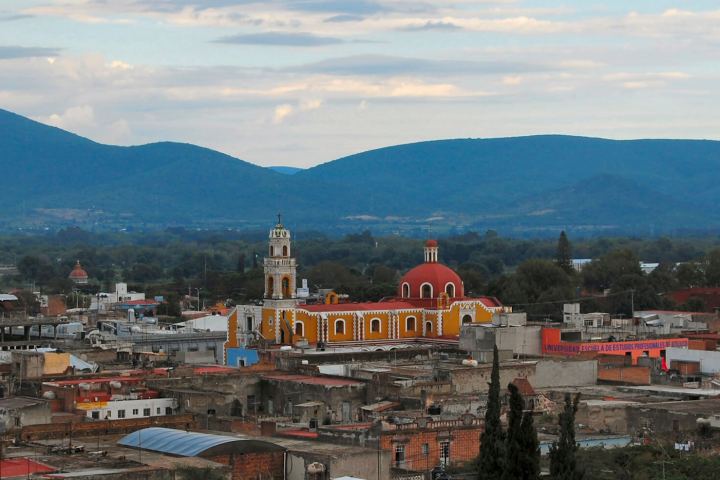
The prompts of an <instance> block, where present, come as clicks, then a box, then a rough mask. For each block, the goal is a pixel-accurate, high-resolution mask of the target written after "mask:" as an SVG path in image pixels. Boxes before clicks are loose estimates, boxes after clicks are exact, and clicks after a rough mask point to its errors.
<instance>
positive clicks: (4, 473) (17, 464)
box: [0, 457, 55, 478]
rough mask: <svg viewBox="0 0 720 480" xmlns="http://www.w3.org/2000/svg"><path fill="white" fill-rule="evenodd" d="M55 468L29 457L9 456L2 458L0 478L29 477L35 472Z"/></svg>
mask: <svg viewBox="0 0 720 480" xmlns="http://www.w3.org/2000/svg"><path fill="white" fill-rule="evenodd" d="M54 471H55V469H54V468H52V467H50V466H48V465H45V464H43V463H39V462H36V461H35V460H30V459H29V458H27V457H25V458H7V459H4V460H0V478H26V477H27V478H29V476H30V474H33V473H49V472H54Z"/></svg>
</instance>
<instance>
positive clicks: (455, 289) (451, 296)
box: [445, 282, 457, 298]
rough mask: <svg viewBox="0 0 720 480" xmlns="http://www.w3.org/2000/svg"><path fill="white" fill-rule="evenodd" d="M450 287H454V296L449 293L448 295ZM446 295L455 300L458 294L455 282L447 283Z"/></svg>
mask: <svg viewBox="0 0 720 480" xmlns="http://www.w3.org/2000/svg"><path fill="white" fill-rule="evenodd" d="M448 285H452V289H453V294H452V295H450V294H449V293H447V291H448ZM445 293H446V294H447V296H448V297H450V298H455V294H457V285H455V284H454V283H453V282H447V283H446V284H445Z"/></svg>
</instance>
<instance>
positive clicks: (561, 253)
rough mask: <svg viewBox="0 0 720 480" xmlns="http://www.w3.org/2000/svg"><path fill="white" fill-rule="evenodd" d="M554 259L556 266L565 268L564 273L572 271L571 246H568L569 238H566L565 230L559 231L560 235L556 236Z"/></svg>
mask: <svg viewBox="0 0 720 480" xmlns="http://www.w3.org/2000/svg"><path fill="white" fill-rule="evenodd" d="M555 261H556V262H557V265H558V267H560V268H562V269H563V270H565V273H572V268H573V267H572V248H571V247H570V240H568V237H567V235H566V234H565V230H563V231H562V232H560V237H559V238H558V242H557V253H556V255H555Z"/></svg>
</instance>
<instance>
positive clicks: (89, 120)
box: [45, 105, 95, 131]
mask: <svg viewBox="0 0 720 480" xmlns="http://www.w3.org/2000/svg"><path fill="white" fill-rule="evenodd" d="M45 121H46V122H47V123H48V124H50V125H53V126H55V127H58V128H62V129H64V130H71V131H82V130H86V129H88V128H92V127H95V110H94V109H93V107H91V106H90V105H78V106H75V107H70V108H68V109H67V110H65V111H64V112H63V113H59V114H58V113H53V114H52V115H50V116H49V117H47V119H46V120H45Z"/></svg>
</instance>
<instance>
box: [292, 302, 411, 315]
mask: <svg viewBox="0 0 720 480" xmlns="http://www.w3.org/2000/svg"><path fill="white" fill-rule="evenodd" d="M298 308H301V309H303V310H306V311H308V312H317V313H321V312H361V311H379V310H409V309H418V308H419V307H417V306H415V305H413V304H412V303H410V302H365V303H334V304H322V303H321V304H316V305H299V306H298Z"/></svg>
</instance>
